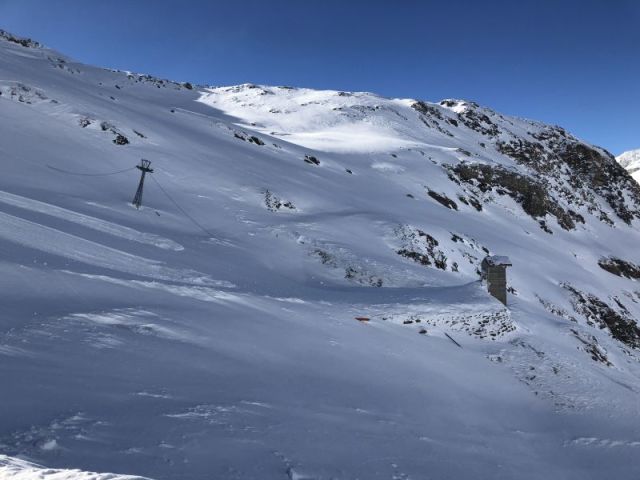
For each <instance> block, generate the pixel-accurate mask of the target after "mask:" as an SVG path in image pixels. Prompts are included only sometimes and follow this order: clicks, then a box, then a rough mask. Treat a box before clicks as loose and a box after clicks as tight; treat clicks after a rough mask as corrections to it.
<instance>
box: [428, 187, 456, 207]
mask: <svg viewBox="0 0 640 480" xmlns="http://www.w3.org/2000/svg"><path fill="white" fill-rule="evenodd" d="M429 196H430V197H431V198H433V199H434V200H435V201H437V202H438V203H439V204H440V205H442V206H444V207H447V208H449V209H451V210H458V204H457V203H456V202H454V201H453V200H451V199H450V198H449V197H447V196H446V195H445V194H443V193H438V192H434V191H433V190H429Z"/></svg>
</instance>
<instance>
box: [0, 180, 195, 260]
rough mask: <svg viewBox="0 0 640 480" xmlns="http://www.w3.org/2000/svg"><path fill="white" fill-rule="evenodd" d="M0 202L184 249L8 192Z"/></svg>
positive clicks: (162, 239)
mask: <svg viewBox="0 0 640 480" xmlns="http://www.w3.org/2000/svg"><path fill="white" fill-rule="evenodd" d="M0 202H3V203H6V204H7V205H12V206H14V207H20V208H24V209H27V210H31V211H33V212H38V213H44V214H46V215H50V216H52V217H56V218H61V219H63V220H67V221H69V222H73V223H78V224H80V225H82V226H85V227H88V228H92V229H94V230H97V231H99V232H104V233H108V234H109V235H113V236H116V237H120V238H124V239H126V240H131V241H134V242H138V243H143V244H146V245H153V246H154V247H158V248H161V249H164V250H174V251H181V250H184V247H183V246H182V245H180V244H178V243H176V242H174V241H173V240H170V239H168V238H163V237H160V236H158V235H154V234H152V233H144V232H139V231H137V230H135V229H133V228H129V227H124V226H122V225H118V224H115V223H111V222H107V221H105V220H101V219H99V218H95V217H91V216H89V215H85V214H82V213H78V212H74V211H72V210H67V209H66V208H62V207H58V206H55V205H51V204H49V203H44V202H40V201H38V200H33V199H31V198H26V197H22V196H20V195H15V194H12V193H8V192H2V191H0Z"/></svg>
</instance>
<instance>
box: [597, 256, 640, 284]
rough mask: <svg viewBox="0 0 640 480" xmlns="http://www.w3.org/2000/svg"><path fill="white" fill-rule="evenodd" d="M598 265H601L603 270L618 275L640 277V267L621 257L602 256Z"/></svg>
mask: <svg viewBox="0 0 640 480" xmlns="http://www.w3.org/2000/svg"><path fill="white" fill-rule="evenodd" d="M598 265H600V268H602V269H603V270H606V271H607V272H609V273H612V274H614V275H617V276H618V277H626V278H634V279H638V278H640V267H639V266H638V265H635V264H633V263H631V262H627V261H626V260H622V259H620V258H615V257H611V258H601V259H600V260H599V261H598Z"/></svg>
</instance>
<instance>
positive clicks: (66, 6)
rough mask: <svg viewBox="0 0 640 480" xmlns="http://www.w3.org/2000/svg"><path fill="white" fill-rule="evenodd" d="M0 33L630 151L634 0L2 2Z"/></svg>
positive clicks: (215, 79) (638, 97)
mask: <svg viewBox="0 0 640 480" xmlns="http://www.w3.org/2000/svg"><path fill="white" fill-rule="evenodd" d="M0 28H4V29H6V30H9V31H11V32H13V33H15V34H19V35H24V36H30V37H32V38H34V39H36V40H39V41H41V42H43V43H45V44H46V45H48V46H50V47H52V48H55V49H57V50H59V51H61V52H63V53H65V54H67V55H69V56H71V57H74V58H76V59H78V60H80V61H83V62H86V63H91V64H96V65H101V66H105V67H113V68H120V69H125V70H132V71H136V72H143V73H150V74H154V75H158V76H161V77H165V78H171V79H174V80H184V81H191V82H192V83H205V84H210V85H229V84H238V83H246V82H252V83H263V84H269V85H293V86H305V87H312V88H329V89H338V90H366V91H372V92H375V93H379V94H382V95H385V96H391V97H412V98H420V99H424V100H430V101H439V100H441V99H442V98H452V97H453V98H465V99H470V100H475V101H477V102H478V103H480V104H483V105H486V106H489V107H491V108H493V109H495V110H498V111H501V112H504V113H508V114H513V115H518V116H523V117H528V118H534V119H537V120H542V121H545V122H548V123H554V124H559V125H562V126H564V127H566V128H567V129H568V130H570V131H571V132H573V133H574V134H576V135H577V136H579V137H581V138H583V139H585V140H588V141H590V142H592V143H596V144H598V145H601V146H603V147H605V148H607V149H609V150H610V151H611V152H613V153H614V154H619V153H621V152H622V151H624V150H628V149H632V148H640V0H484V1H481V0H476V1H473V0H442V1H427V0H423V1H418V0H387V1H382V0H379V1H378V0H369V1H366V0H342V1H337V0H235V1H233V0H210V1H204V0H202V1H199V0H190V1H165V0H153V1H150V0H108V1H97V0H91V1H81V0H75V1H71V0H55V1H53V0H40V1H38V0H0ZM1 69H2V66H1V65H0V70H1Z"/></svg>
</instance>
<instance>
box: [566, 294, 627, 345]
mask: <svg viewBox="0 0 640 480" xmlns="http://www.w3.org/2000/svg"><path fill="white" fill-rule="evenodd" d="M562 286H563V287H564V288H565V289H566V290H568V291H569V292H570V293H571V294H572V296H573V307H574V309H575V311H576V312H577V313H579V314H581V315H583V316H584V317H585V318H586V320H587V322H588V323H591V324H594V323H595V324H597V325H599V326H600V328H608V329H609V331H610V332H611V336H612V337H613V338H615V339H616V340H618V341H620V342H622V343H624V344H625V345H627V346H629V347H631V348H636V349H640V328H638V325H637V323H636V321H635V320H634V319H633V318H631V317H630V316H629V314H628V312H627V313H619V312H616V311H615V310H614V309H613V308H611V306H609V305H608V304H607V303H605V302H604V301H602V300H601V299H599V298H598V297H596V296H595V295H592V294H590V293H585V292H581V291H580V290H578V289H577V288H575V287H573V286H572V285H569V284H563V285H562ZM625 310H626V309H625Z"/></svg>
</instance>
